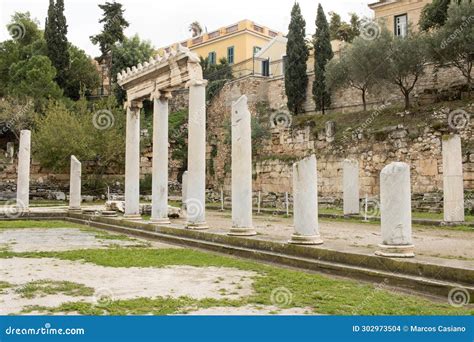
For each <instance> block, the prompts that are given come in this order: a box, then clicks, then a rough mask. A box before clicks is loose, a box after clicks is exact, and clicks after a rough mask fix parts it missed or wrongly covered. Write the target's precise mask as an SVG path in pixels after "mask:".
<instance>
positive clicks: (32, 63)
mask: <svg viewBox="0 0 474 342" xmlns="http://www.w3.org/2000/svg"><path fill="white" fill-rule="evenodd" d="M9 76H10V80H9V83H8V93H9V94H11V95H13V96H16V97H18V98H21V99H25V98H27V97H31V98H33V99H34V101H35V108H36V109H37V110H41V109H42V108H43V105H44V104H45V101H47V100H48V99H59V98H60V97H61V95H62V91H61V89H60V88H59V86H58V85H57V83H56V82H55V81H54V79H55V77H56V69H55V68H54V67H53V66H52V65H51V61H50V60H49V58H48V57H46V56H33V57H31V58H30V59H28V60H23V61H19V62H17V63H15V64H13V65H12V66H11V67H10V75H9Z"/></svg>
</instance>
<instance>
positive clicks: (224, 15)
mask: <svg viewBox="0 0 474 342" xmlns="http://www.w3.org/2000/svg"><path fill="white" fill-rule="evenodd" d="M109 1H110V0H109ZM104 2H105V0H102V1H99V0H65V7H66V17H67V22H68V25H69V32H68V39H69V41H71V42H73V43H74V44H75V45H77V46H79V47H80V48H82V49H84V50H85V51H86V52H87V53H88V54H90V55H92V56H95V55H97V54H98V52H99V49H98V48H97V47H96V46H94V45H92V44H91V42H90V41H89V36H91V35H93V34H96V33H97V32H99V31H100V29H101V26H100V24H99V23H98V20H99V18H100V16H101V11H100V9H99V8H98V6H97V4H99V3H104ZM120 2H121V3H122V4H123V5H124V8H125V10H126V12H125V16H126V19H127V20H128V21H129V23H130V27H129V28H128V29H127V30H126V34H127V35H128V36H131V35H134V34H136V33H138V34H139V35H140V37H141V38H143V39H147V40H150V41H151V43H152V44H153V45H154V46H155V47H160V46H164V45H168V44H171V43H173V42H176V41H179V40H182V39H185V38H188V37H189V36H190V33H189V32H188V30H187V27H188V25H189V24H190V23H191V22H193V21H195V20H197V21H199V22H200V23H202V25H204V26H205V27H207V29H208V31H212V30H214V29H216V28H218V27H221V26H226V25H229V24H232V23H234V22H237V21H239V20H241V19H250V20H253V21H255V22H257V23H259V24H262V25H266V26H268V27H270V28H273V29H275V30H279V31H282V32H286V31H287V27H288V23H289V19H290V11H291V7H292V5H293V3H294V0H236V1H222V0H194V1H193V0H171V1H163V0H121V1H120ZM299 2H300V5H301V8H302V11H303V15H304V17H305V19H306V27H307V32H309V33H312V32H314V20H315V17H316V9H317V6H318V1H317V0H300V1H299ZM320 2H321V3H322V5H323V8H324V10H325V12H326V14H327V13H328V12H329V11H335V12H337V13H339V14H341V15H342V17H343V18H345V19H347V18H348V13H350V12H356V13H358V14H359V15H360V16H368V17H370V16H372V11H371V10H370V9H369V8H368V7H367V4H368V3H372V2H375V0H320ZM48 3H49V0H0V25H1V28H0V41H3V40H5V39H7V38H8V37H9V36H8V32H7V30H6V28H5V25H6V24H7V23H8V22H9V20H10V17H11V15H12V14H13V13H14V12H16V11H20V12H24V11H29V12H30V13H31V14H32V16H33V17H34V18H36V19H38V20H39V21H40V23H41V27H43V26H44V19H45V17H46V12H47V8H48Z"/></svg>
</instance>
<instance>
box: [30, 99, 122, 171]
mask: <svg viewBox="0 0 474 342" xmlns="http://www.w3.org/2000/svg"><path fill="white" fill-rule="evenodd" d="M101 113H103V114H105V115H107V116H109V118H110V119H111V121H110V122H111V123H113V124H110V125H109V126H108V127H105V128H106V129H99V128H97V127H100V126H97V122H98V121H97V120H98V118H97V114H101ZM124 121H125V116H124V115H123V110H122V109H121V108H119V107H117V103H116V102H115V99H114V98H113V97H110V98H108V99H107V100H102V101H100V102H98V103H96V104H95V105H94V106H93V107H92V108H88V104H87V102H86V101H85V100H84V99H81V100H79V101H78V102H76V103H75V104H74V105H73V106H72V107H71V108H69V109H68V108H67V107H66V105H65V104H64V103H62V102H50V103H49V104H48V107H47V111H46V114H45V115H43V116H39V117H37V120H36V122H35V132H34V134H35V137H36V138H35V139H34V141H33V153H34V156H35V158H37V160H38V161H39V162H40V163H41V165H42V166H44V167H46V168H48V169H51V170H52V171H66V170H67V169H68V167H69V160H70V156H71V155H75V156H76V157H77V158H78V159H79V160H80V161H81V162H83V163H85V164H87V165H88V166H89V167H90V168H92V169H91V173H92V174H95V175H103V174H105V173H106V172H107V171H111V172H117V173H120V172H121V171H122V170H121V169H122V168H123V165H124V151H125V130H124V125H125V122H124ZM96 126H97V127H96ZM102 128H104V127H102ZM71 132H74V134H71Z"/></svg>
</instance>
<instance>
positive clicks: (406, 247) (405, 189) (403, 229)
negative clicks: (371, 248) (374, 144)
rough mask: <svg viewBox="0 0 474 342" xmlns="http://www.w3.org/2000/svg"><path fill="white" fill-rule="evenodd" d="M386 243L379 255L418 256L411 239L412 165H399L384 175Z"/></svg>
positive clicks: (382, 206) (382, 199)
mask: <svg viewBox="0 0 474 342" xmlns="http://www.w3.org/2000/svg"><path fill="white" fill-rule="evenodd" d="M380 216H381V226H382V244H381V245H379V247H380V250H379V251H377V252H375V254H376V255H380V256H385V257H402V258H409V257H414V256H415V254H414V252H413V250H414V246H413V244H412V237H411V188H410V166H409V165H408V164H405V163H400V162H395V163H391V164H389V165H387V166H385V167H384V168H383V170H382V172H381V173H380Z"/></svg>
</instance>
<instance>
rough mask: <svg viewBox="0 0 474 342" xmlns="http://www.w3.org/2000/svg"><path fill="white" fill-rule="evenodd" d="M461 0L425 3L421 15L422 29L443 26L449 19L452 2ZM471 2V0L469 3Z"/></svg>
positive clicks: (420, 23) (426, 29) (436, 0)
mask: <svg viewBox="0 0 474 342" xmlns="http://www.w3.org/2000/svg"><path fill="white" fill-rule="evenodd" d="M461 1H463V0H454V1H453V0H433V2H431V3H429V4H427V5H425V7H423V10H422V12H421V16H420V22H419V25H420V29H421V30H423V31H428V30H430V29H433V28H434V29H436V28H439V27H441V26H443V25H444V23H445V22H446V20H447V19H448V7H449V6H450V4H451V3H453V4H459V3H461ZM471 2H472V1H471V0H469V3H471Z"/></svg>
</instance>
